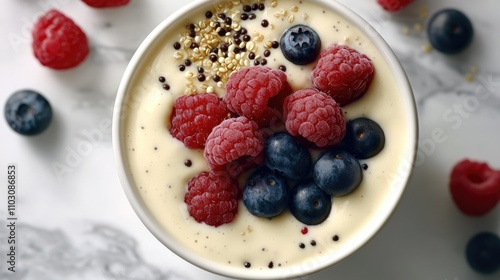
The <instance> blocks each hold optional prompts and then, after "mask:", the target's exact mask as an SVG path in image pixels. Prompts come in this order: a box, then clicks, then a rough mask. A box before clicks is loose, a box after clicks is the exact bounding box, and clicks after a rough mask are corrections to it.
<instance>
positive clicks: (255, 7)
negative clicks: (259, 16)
mask: <svg viewBox="0 0 500 280" xmlns="http://www.w3.org/2000/svg"><path fill="white" fill-rule="evenodd" d="M257 9H259V5H258V4H257V3H255V4H253V5H252V11H257Z"/></svg>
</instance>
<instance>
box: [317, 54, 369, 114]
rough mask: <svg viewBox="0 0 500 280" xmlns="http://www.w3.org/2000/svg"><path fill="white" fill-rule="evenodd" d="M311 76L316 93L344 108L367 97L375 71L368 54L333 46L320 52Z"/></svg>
mask: <svg viewBox="0 0 500 280" xmlns="http://www.w3.org/2000/svg"><path fill="white" fill-rule="evenodd" d="M311 75H312V82H313V84H314V86H315V87H316V88H317V89H319V90H321V91H323V92H325V93H327V94H328V95H330V96H331V97H333V99H335V101H336V102H337V103H339V104H340V106H344V105H347V104H349V103H351V102H353V101H355V100H357V99H359V98H360V97H361V96H363V95H364V94H365V93H366V91H367V89H368V87H369V85H370V83H371V81H372V80H373V77H374V76H375V68H374V66H373V63H372V61H371V60H370V58H369V57H368V56H366V55H365V54H362V53H359V52H358V51H356V50H355V49H352V48H350V47H348V46H344V45H336V44H334V45H331V46H329V47H328V48H327V49H325V50H324V51H322V52H321V54H320V58H319V60H318V63H317V64H316V67H315V68H314V69H313V71H312V74H311Z"/></svg>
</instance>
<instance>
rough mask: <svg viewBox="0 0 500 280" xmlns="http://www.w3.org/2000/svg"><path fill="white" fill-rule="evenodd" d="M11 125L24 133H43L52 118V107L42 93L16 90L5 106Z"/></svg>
mask: <svg viewBox="0 0 500 280" xmlns="http://www.w3.org/2000/svg"><path fill="white" fill-rule="evenodd" d="M4 113H5V119H6V120H7V123H8V124H9V126H10V127H11V128H12V129H13V130H14V131H16V132H18V133H20V134H22V135H28V136H31V135H37V134H40V133H42V132H43V131H44V130H45V129H46V128H47V127H48V126H49V124H50V122H51V120H52V107H51V106H50V103H49V102H48V101H47V99H45V97H43V96H42V95H41V94H40V93H38V92H36V91H33V90H27V89H25V90H19V91H16V92H14V93H13V94H12V95H11V96H10V97H9V99H8V100H7V103H6V104H5V108H4Z"/></svg>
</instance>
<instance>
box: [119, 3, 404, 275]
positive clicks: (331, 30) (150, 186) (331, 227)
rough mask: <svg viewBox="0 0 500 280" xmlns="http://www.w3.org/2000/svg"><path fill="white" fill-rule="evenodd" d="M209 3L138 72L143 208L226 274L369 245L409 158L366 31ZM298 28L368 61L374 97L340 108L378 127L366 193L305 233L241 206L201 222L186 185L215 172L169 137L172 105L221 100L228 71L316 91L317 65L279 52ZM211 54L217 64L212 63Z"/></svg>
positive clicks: (322, 18) (290, 221)
mask: <svg viewBox="0 0 500 280" xmlns="http://www.w3.org/2000/svg"><path fill="white" fill-rule="evenodd" d="M210 2H212V3H213V5H212V6H211V7H209V8H206V9H203V10H200V11H199V12H198V13H196V14H195V15H192V16H190V17H189V18H186V19H184V20H183V21H179V22H177V23H176V24H175V26H172V27H170V29H169V31H168V34H166V36H163V38H161V42H159V43H157V44H156V46H157V47H155V48H154V49H153V50H152V51H151V52H149V53H148V54H147V58H146V59H145V60H144V62H143V63H142V64H141V66H140V69H139V70H138V71H137V72H136V73H137V74H136V75H135V76H134V79H133V82H132V83H133V86H132V87H131V90H130V92H129V94H128V96H127V99H126V101H125V104H126V106H125V107H126V108H127V111H126V112H125V113H124V115H125V118H124V134H123V136H122V137H124V138H125V140H124V142H125V146H126V149H127V152H126V155H125V157H126V161H127V162H128V164H129V166H128V169H129V171H130V173H131V177H132V179H133V184H134V185H135V186H136V187H137V188H138V192H139V193H140V196H141V198H142V200H143V203H144V205H145V206H146V207H147V210H148V211H149V212H150V213H151V215H152V216H153V217H154V218H155V219H156V220H157V222H158V223H159V224H160V225H161V227H162V228H163V229H164V231H165V232H167V234H168V235H169V236H171V237H172V238H173V239H175V240H176V242H178V243H179V244H181V247H183V248H185V250H189V251H192V252H193V254H196V255H199V256H200V257H202V258H206V259H209V260H210V261H213V262H216V263H218V264H221V265H227V266H228V267H236V268H244V269H249V270H253V269H256V270H270V269H273V270H277V269H278V270H279V269H291V268H293V266H295V265H297V264H299V263H304V262H314V261H323V260H324V258H332V256H335V254H339V255H342V254H344V252H345V250H347V244H349V243H350V241H351V240H354V239H356V238H364V234H365V233H364V229H365V228H367V227H370V226H373V223H374V222H373V218H374V216H375V215H380V214H381V213H380V212H381V211H382V210H381V209H382V206H383V204H384V203H387V201H389V197H390V196H391V194H392V193H394V192H398V191H399V189H400V188H401V186H399V185H398V180H399V178H398V176H397V175H396V176H395V175H394V174H398V173H400V172H401V170H402V169H401V162H405V161H406V162H407V160H406V159H404V158H403V154H404V153H405V152H404V150H405V149H406V146H405V144H404V143H406V142H407V141H410V139H408V138H407V137H408V136H407V134H406V133H405V131H407V128H406V125H407V123H408V121H409V120H408V117H407V113H406V112H405V111H404V108H405V106H404V105H403V103H404V101H403V100H402V98H401V96H400V94H401V92H400V90H399V89H398V84H397V81H396V78H395V77H394V75H393V74H392V73H391V69H390V66H389V65H388V63H387V62H386V61H385V60H384V58H383V56H382V54H381V53H380V51H379V50H378V49H377V47H376V46H375V45H374V43H373V42H371V41H370V40H369V39H368V38H367V36H366V35H365V33H364V32H365V30H362V29H358V28H357V27H356V26H354V25H353V23H351V22H349V21H348V20H347V19H345V18H343V17H342V16H340V15H338V14H336V13H335V12H334V11H330V10H327V9H325V8H324V7H320V6H316V5H315V4H312V3H310V2H308V1H305V0H304V1H298V0H286V1H285V0H281V1H280V0H273V1H245V0H241V1H239V0H238V1H210ZM242 2H243V3H242ZM248 6H249V7H250V8H251V9H250V10H248ZM228 18H230V20H229V19H228ZM295 24H304V25H308V26H310V27H312V28H313V29H314V30H315V31H316V32H317V33H318V34H319V36H320V38H321V42H322V49H325V48H326V47H327V46H329V45H331V44H342V45H347V46H349V47H351V48H354V49H356V50H358V51H359V52H361V53H364V54H366V55H367V56H368V57H369V58H370V59H371V60H372V62H373V64H374V67H375V73H376V74H375V77H374V80H373V82H372V83H371V85H370V88H369V90H368V92H367V93H366V94H365V95H364V97H362V98H361V99H359V100H358V101H356V102H353V103H351V104H349V105H347V106H345V107H343V110H344V112H345V117H346V119H354V118H356V117H360V116H365V117H368V118H371V119H373V120H375V121H376V122H378V123H379V124H380V125H381V127H382V128H383V130H384V132H385V137H386V144H385V147H384V149H383V150H382V152H380V153H379V154H378V155H376V156H375V157H373V158H370V159H367V160H362V161H361V162H360V163H361V164H363V166H364V169H365V170H364V171H363V173H364V174H363V176H364V177H363V181H362V183H361V185H360V186H359V188H358V189H357V190H356V191H355V192H354V193H352V194H349V195H347V196H345V197H338V198H334V199H333V203H332V210H331V213H330V215H329V218H328V219H327V220H326V221H324V222H323V223H321V224H320V225H316V226H306V225H304V224H302V223H300V222H299V221H297V220H296V219H295V218H294V217H293V216H292V215H291V214H290V213H289V212H288V211H286V212H285V213H283V214H281V215H280V216H278V217H275V218H272V219H265V218H258V217H255V216H252V215H251V214H250V213H249V212H248V211H247V210H246V209H245V206H244V205H243V203H242V202H241V201H240V204H239V209H238V214H237V216H236V218H235V220H233V221H232V222H231V223H228V224H224V225H221V226H219V227H212V226H208V225H206V224H203V223H198V222H196V221H195V220H194V219H193V218H192V217H190V215H189V214H188V212H187V207H186V205H185V203H184V201H183V199H184V195H185V192H186V186H187V182H188V181H189V180H190V179H191V178H193V177H195V176H196V175H198V174H199V173H201V172H202V171H208V170H209V167H208V165H207V163H206V161H205V159H204V158H203V151H202V150H191V149H188V148H186V147H185V146H184V145H183V143H182V142H180V141H179V140H177V139H174V138H173V137H172V136H171V135H170V133H169V130H168V128H169V125H170V123H169V120H170V115H171V113H172V106H173V103H174V101H175V99H176V98H177V97H179V96H182V95H184V94H190V93H203V92H212V93H216V94H217V95H219V96H223V95H224V83H225V81H227V78H228V77H229V74H230V73H231V71H234V70H237V69H240V68H241V67H247V66H251V65H257V64H259V65H263V64H264V65H266V66H269V67H271V68H275V69H282V70H284V71H285V73H286V74H287V76H288V81H289V83H290V85H291V86H292V88H293V89H294V90H298V89H301V88H306V87H311V86H312V84H311V80H310V74H311V70H312V69H313V67H314V65H315V63H311V64H309V65H303V66H300V65H294V64H293V63H291V62H289V61H287V60H286V59H285V57H284V56H283V54H282V52H281V50H280V49H279V47H277V46H276V43H277V42H279V39H280V36H281V34H282V33H283V31H285V30H286V29H287V28H288V27H290V26H292V25H295ZM235 33H239V35H236V36H235V35H234V34H235ZM245 35H248V36H245ZM236 39H239V40H236ZM214 48H218V49H216V50H215V53H217V54H219V55H218V56H217V57H216V58H215V57H210V53H211V52H213V51H214V50H213V49H214ZM235 49H236V51H235ZM224 54H227V57H224V56H225V55H224ZM384 211H385V210H384Z"/></svg>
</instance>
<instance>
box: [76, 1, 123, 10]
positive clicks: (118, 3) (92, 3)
mask: <svg viewBox="0 0 500 280" xmlns="http://www.w3.org/2000/svg"><path fill="white" fill-rule="evenodd" d="M82 1H83V2H84V3H85V4H87V5H89V6H90V7H94V8H114V7H120V6H125V5H127V4H128V3H130V0H82Z"/></svg>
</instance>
